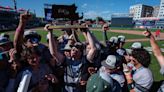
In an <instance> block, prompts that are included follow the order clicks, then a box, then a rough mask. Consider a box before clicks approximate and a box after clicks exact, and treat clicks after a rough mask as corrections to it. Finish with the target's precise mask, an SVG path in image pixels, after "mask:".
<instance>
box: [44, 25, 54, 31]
mask: <svg viewBox="0 0 164 92" xmlns="http://www.w3.org/2000/svg"><path fill="white" fill-rule="evenodd" d="M50 26H51V24H46V25H45V27H44V30H45V31H48V32H50V31H52V30H53V29H50V28H49V27H50Z"/></svg>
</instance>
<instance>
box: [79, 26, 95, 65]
mask: <svg viewBox="0 0 164 92" xmlns="http://www.w3.org/2000/svg"><path fill="white" fill-rule="evenodd" d="M82 30H83V31H82V32H83V34H85V35H86V37H87V40H88V43H89V45H90V47H91V49H90V50H89V52H88V53H87V59H88V61H89V62H91V63H93V59H94V56H95V54H96V50H97V48H96V45H95V43H96V42H95V40H94V38H93V36H92V34H91V32H90V31H89V29H82Z"/></svg>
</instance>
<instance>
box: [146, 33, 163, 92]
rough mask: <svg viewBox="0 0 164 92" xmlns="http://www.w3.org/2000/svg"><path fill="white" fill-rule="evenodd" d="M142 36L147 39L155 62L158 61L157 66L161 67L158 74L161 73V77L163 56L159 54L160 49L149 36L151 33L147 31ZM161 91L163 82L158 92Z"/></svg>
mask: <svg viewBox="0 0 164 92" xmlns="http://www.w3.org/2000/svg"><path fill="white" fill-rule="evenodd" d="M143 34H144V35H145V36H146V37H147V38H149V40H150V44H151V46H152V50H153V52H154V56H155V57H156V58H157V61H158V63H159V65H160V67H161V69H160V73H161V74H162V75H164V56H163V54H162V52H161V49H160V47H159V46H158V44H157V42H156V40H155V38H154V36H153V35H152V34H151V32H150V31H149V30H147V31H144V32H143ZM163 91H164V82H163V83H162V85H161V86H160V88H159V90H158V92H163Z"/></svg>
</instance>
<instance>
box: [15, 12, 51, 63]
mask: <svg viewBox="0 0 164 92" xmlns="http://www.w3.org/2000/svg"><path fill="white" fill-rule="evenodd" d="M30 18H31V15H29V14H26V13H25V14H21V15H20V22H19V25H18V27H17V29H16V32H15V36H14V48H16V50H17V52H18V53H22V52H23V50H24V49H26V48H33V47H35V48H36V49H38V50H39V51H40V53H41V62H42V63H49V61H50V58H51V55H50V52H49V50H48V48H47V47H46V46H45V45H44V44H42V43H40V40H41V36H40V35H39V34H38V33H37V32H36V31H34V30H27V31H25V32H24V28H25V26H26V23H27V21H28V20H30Z"/></svg>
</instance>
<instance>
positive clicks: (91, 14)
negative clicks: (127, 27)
mask: <svg viewBox="0 0 164 92" xmlns="http://www.w3.org/2000/svg"><path fill="white" fill-rule="evenodd" d="M97 16H100V17H103V18H104V19H111V13H110V11H102V12H98V11H88V12H86V13H84V18H87V19H90V18H91V19H95V18H96V17H97Z"/></svg>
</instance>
